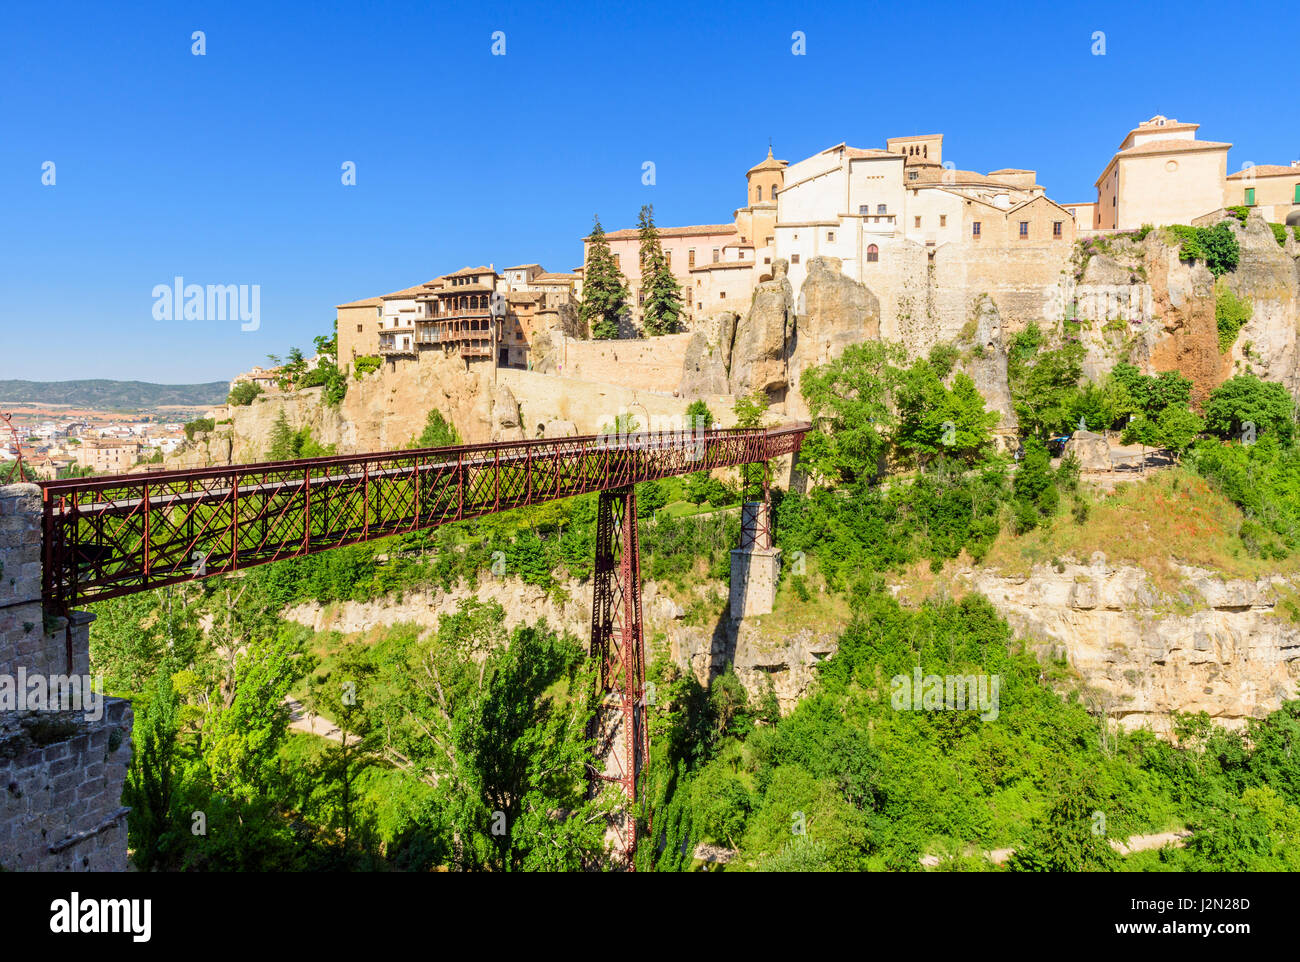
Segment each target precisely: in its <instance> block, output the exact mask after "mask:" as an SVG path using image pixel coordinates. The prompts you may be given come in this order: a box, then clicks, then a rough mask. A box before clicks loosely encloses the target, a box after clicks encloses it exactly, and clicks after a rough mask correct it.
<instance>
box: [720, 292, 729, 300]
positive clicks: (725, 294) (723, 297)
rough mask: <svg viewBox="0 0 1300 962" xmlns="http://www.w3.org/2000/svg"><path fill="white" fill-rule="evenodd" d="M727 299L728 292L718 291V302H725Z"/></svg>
mask: <svg viewBox="0 0 1300 962" xmlns="http://www.w3.org/2000/svg"><path fill="white" fill-rule="evenodd" d="M726 299H727V292H726V291H718V300H720V301H725V300H726Z"/></svg>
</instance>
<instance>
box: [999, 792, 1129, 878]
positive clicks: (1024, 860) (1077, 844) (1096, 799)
mask: <svg viewBox="0 0 1300 962" xmlns="http://www.w3.org/2000/svg"><path fill="white" fill-rule="evenodd" d="M1110 807H1111V806H1109V805H1107V804H1106V803H1105V801H1104V800H1103V799H1102V797H1101V795H1100V793H1099V792H1098V791H1097V789H1096V787H1095V786H1094V785H1093V783H1092V782H1091V781H1090V780H1087V779H1084V778H1081V777H1069V778H1066V779H1065V780H1064V781H1063V783H1062V784H1061V785H1060V786H1058V788H1057V790H1056V793H1055V795H1054V796H1053V798H1052V801H1051V803H1050V805H1049V806H1048V810H1047V812H1046V814H1045V815H1044V816H1043V817H1042V818H1039V819H1037V820H1035V822H1034V826H1033V830H1032V832H1031V835H1030V838H1029V841H1028V842H1027V843H1026V844H1024V845H1022V846H1020V847H1019V848H1017V849H1016V851H1015V854H1014V855H1012V856H1011V859H1010V861H1009V862H1008V863H1007V866H1008V868H1010V869H1011V871H1013V872H1112V871H1114V870H1115V869H1116V868H1118V867H1119V864H1120V861H1119V855H1118V854H1117V853H1116V852H1115V850H1114V849H1112V848H1111V847H1110V843H1109V841H1108V840H1107V838H1106V835H1105V834H1104V833H1103V832H1101V831H1099V829H1100V828H1101V827H1102V826H1104V825H1105V822H1104V821H1103V820H1102V819H1103V818H1104V813H1105V811H1106V809H1108V808H1110ZM1099 816H1101V818H1099Z"/></svg>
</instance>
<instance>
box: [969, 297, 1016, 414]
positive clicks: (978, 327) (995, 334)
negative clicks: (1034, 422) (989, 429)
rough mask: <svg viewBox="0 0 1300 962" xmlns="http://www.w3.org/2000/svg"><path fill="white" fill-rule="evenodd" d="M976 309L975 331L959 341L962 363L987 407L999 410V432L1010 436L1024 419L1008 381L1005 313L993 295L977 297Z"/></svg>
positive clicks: (973, 310)
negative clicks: (1003, 315) (1012, 399)
mask: <svg viewBox="0 0 1300 962" xmlns="http://www.w3.org/2000/svg"><path fill="white" fill-rule="evenodd" d="M972 313H973V314H974V321H975V329H974V332H973V333H972V334H971V336H970V338H969V339H966V340H958V342H957V347H958V348H960V349H961V351H962V362H961V367H962V369H963V370H964V371H965V372H966V373H967V374H968V375H970V379H971V380H972V381H974V382H975V388H976V390H978V391H979V392H980V394H981V395H982V396H983V398H984V405H985V407H987V408H988V409H989V410H990V411H996V412H997V413H998V418H999V420H998V426H997V428H996V431H997V433H998V434H999V435H1001V436H1004V437H1005V436H1009V435H1011V434H1014V433H1015V432H1016V429H1017V428H1018V427H1019V424H1020V422H1019V420H1018V419H1017V418H1016V411H1015V406H1014V405H1013V404H1012V403H1011V388H1010V386H1009V385H1008V382H1007V345H1006V339H1005V335H1004V333H1003V324H1002V315H1001V314H1000V313H999V312H998V307H997V305H996V304H995V303H993V299H992V298H990V297H985V296H983V295H981V296H980V297H978V298H976V299H975V304H974V306H973V308H972Z"/></svg>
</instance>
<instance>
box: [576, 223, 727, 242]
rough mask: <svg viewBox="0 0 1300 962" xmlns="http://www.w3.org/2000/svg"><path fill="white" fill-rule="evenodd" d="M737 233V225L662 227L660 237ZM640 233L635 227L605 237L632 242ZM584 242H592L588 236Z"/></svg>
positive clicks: (610, 233)
mask: <svg viewBox="0 0 1300 962" xmlns="http://www.w3.org/2000/svg"><path fill="white" fill-rule="evenodd" d="M735 232H736V225H735V224H696V225H694V226H691V227H660V228H659V236H660V237H692V236H694V235H696V234H734V233H735ZM639 236H640V231H638V230H637V229H636V228H635V227H628V228H625V229H623V230H616V231H610V232H609V233H608V234H606V235H605V239H606V240H631V239H632V238H634V237H639ZM584 240H591V238H590V237H589V236H588V237H586V238H584Z"/></svg>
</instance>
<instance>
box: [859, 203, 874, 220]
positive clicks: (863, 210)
mask: <svg viewBox="0 0 1300 962" xmlns="http://www.w3.org/2000/svg"><path fill="white" fill-rule="evenodd" d="M870 213H871V205H870V204H859V205H858V216H859V217H865V216H866V215H867V214H870Z"/></svg>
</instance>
